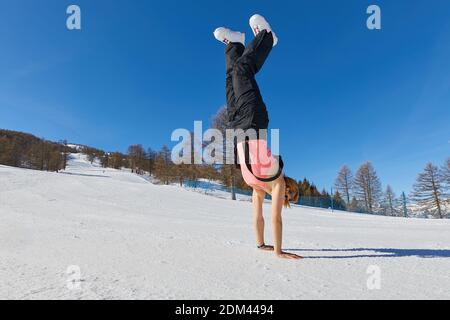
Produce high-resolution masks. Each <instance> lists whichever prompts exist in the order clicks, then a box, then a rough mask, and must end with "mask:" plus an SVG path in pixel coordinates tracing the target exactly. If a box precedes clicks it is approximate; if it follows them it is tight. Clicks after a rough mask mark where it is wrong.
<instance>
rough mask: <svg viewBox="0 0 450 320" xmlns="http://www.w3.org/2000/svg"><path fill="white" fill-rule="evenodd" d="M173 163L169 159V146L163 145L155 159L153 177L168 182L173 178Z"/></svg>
mask: <svg viewBox="0 0 450 320" xmlns="http://www.w3.org/2000/svg"><path fill="white" fill-rule="evenodd" d="M173 169H174V164H173V162H172V159H171V152H170V150H169V148H168V147H167V146H166V145H164V146H163V147H162V149H161V151H160V152H159V153H158V155H157V157H156V161H155V169H154V170H155V177H156V178H157V179H158V180H159V181H161V182H162V183H164V184H169V183H170V182H171V181H172V180H173V176H174V174H173Z"/></svg>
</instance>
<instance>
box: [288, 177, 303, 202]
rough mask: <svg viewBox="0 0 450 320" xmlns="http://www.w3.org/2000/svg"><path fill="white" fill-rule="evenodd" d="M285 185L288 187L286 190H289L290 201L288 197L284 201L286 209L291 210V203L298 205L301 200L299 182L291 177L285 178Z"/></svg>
mask: <svg viewBox="0 0 450 320" xmlns="http://www.w3.org/2000/svg"><path fill="white" fill-rule="evenodd" d="M284 183H285V185H286V188H289V198H290V200H288V197H287V196H286V197H285V199H284V207H285V208H290V207H291V205H290V202H292V203H297V202H298V198H299V196H300V195H299V190H298V184H297V181H295V180H294V179H292V178H289V177H286V176H285V177H284Z"/></svg>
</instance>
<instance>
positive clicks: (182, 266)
mask: <svg viewBox="0 0 450 320" xmlns="http://www.w3.org/2000/svg"><path fill="white" fill-rule="evenodd" d="M265 210H266V213H267V214H266V218H269V216H268V213H269V211H268V210H269V204H266V207H265ZM266 226H267V229H266V236H267V239H266V240H267V241H266V242H270V219H266ZM284 232H285V235H284V248H286V249H291V250H292V252H296V253H298V254H301V255H303V256H304V257H305V259H303V260H299V261H292V260H280V259H277V258H275V256H274V255H273V254H271V253H267V252H262V251H259V250H256V249H255V244H254V239H253V230H252V215H251V203H249V202H247V201H230V200H225V199H220V198H216V197H211V196H205V195H202V194H199V193H196V192H191V191H188V190H184V189H182V188H179V187H175V186H157V185H153V184H151V183H149V182H148V181H147V180H145V179H143V178H141V177H139V176H137V175H133V174H131V173H129V172H126V171H119V170H114V169H103V168H101V167H100V166H99V165H98V164H96V163H94V164H90V163H89V162H87V161H86V158H85V157H84V156H83V155H74V158H73V159H71V161H70V163H69V167H68V169H67V170H66V171H65V172H63V173H48V172H40V171H32V170H26V169H18V168H11V167H5V166H0V299H8V298H9V299H10V298H13V299H17V298H24V299H41V298H50V299H139V298H144V299H216V298H217V299H222V298H226V299H325V298H332V299H346V298H350V299H391V298H414V299H415V298H424V299H430V298H437V299H443V298H446V299H449V298H450V220H420V219H402V218H392V217H380V216H369V215H358V214H350V213H344V212H335V213H331V212H329V211H327V210H320V209H309V208H298V207H297V208H293V209H291V210H287V211H285V212H284ZM368 270H369V272H372V271H373V270H378V271H379V272H380V273H379V275H380V279H381V282H380V288H379V289H376V286H375V289H374V287H373V286H369V287H370V288H371V289H369V287H368V286H367V282H368V279H369V284H370V283H372V282H371V280H370V279H371V278H370V277H371V274H368ZM375 273H376V272H375ZM78 275H79V277H78Z"/></svg>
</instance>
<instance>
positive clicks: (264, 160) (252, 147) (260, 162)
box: [237, 140, 279, 189]
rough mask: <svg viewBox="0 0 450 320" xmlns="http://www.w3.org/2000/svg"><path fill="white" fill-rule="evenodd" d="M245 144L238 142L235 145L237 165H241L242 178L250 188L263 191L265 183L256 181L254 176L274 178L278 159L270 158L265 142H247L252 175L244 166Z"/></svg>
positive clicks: (277, 167)
mask: <svg viewBox="0 0 450 320" xmlns="http://www.w3.org/2000/svg"><path fill="white" fill-rule="evenodd" d="M244 146H245V142H240V143H239V144H238V145H237V151H238V157H239V163H240V165H241V172H242V177H243V178H244V180H245V183H247V184H248V185H249V186H250V187H260V188H262V189H264V187H265V186H266V185H267V182H263V181H260V180H258V179H257V178H256V177H255V175H256V176H258V177H260V178H270V177H274V176H275V175H276V174H277V173H278V169H279V162H278V159H277V158H275V157H274V156H272V154H271V152H270V150H269V148H268V147H267V141H266V140H249V141H248V146H249V155H250V164H251V168H252V171H253V174H252V173H251V172H250V170H248V168H247V166H246V164H245V148H244Z"/></svg>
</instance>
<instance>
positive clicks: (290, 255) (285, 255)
mask: <svg viewBox="0 0 450 320" xmlns="http://www.w3.org/2000/svg"><path fill="white" fill-rule="evenodd" d="M276 255H277V256H278V258H282V259H295V260H298V259H303V257H301V256H299V255H296V254H295V253H289V252H284V251H281V252H280V253H277V254H276Z"/></svg>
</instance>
